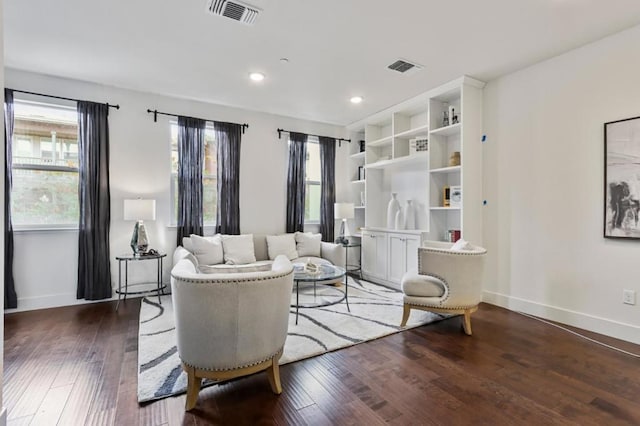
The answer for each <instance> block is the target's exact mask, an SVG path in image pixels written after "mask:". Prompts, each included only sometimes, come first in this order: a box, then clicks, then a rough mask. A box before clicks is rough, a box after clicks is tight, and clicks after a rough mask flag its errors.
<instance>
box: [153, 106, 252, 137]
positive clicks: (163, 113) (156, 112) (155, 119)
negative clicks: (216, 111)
mask: <svg viewBox="0 0 640 426" xmlns="http://www.w3.org/2000/svg"><path fill="white" fill-rule="evenodd" d="M147 112H148V113H149V114H153V121H154V123H155V122H157V121H158V115H167V116H169V117H185V118H193V119H195V120H204V121H212V122H216V121H218V120H208V119H206V118H198V117H189V116H186V115H179V114H170V113H168V112H160V111H158V110H157V109H148V110H147ZM230 124H238V125H240V126H242V134H243V135H244V130H245V129H246V128H248V127H249V125H248V124H247V123H243V124H240V123H230Z"/></svg>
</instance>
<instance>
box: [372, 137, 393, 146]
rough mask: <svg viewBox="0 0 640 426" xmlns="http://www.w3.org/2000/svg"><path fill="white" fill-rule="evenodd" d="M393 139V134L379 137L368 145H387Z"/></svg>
mask: <svg viewBox="0 0 640 426" xmlns="http://www.w3.org/2000/svg"><path fill="white" fill-rule="evenodd" d="M392 140H393V137H392V136H387V137H384V138H382V139H377V140H375V141H371V142H369V143H368V144H367V146H374V147H375V146H387V145H391V141H392Z"/></svg>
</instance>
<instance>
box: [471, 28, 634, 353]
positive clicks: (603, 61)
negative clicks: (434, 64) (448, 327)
mask: <svg viewBox="0 0 640 426" xmlns="http://www.w3.org/2000/svg"><path fill="white" fill-rule="evenodd" d="M638 45H640V26H639V27H635V28H632V29H630V30H626V31H624V32H621V33H618V34H616V35H613V36H610V37H608V38H605V39H603V40H600V41H597V42H595V43H592V44H590V45H587V46H584V47H582V48H579V49H576V50H573V51H571V52H568V53H566V54H563V55H561V56H558V57H555V58H552V59H550V60H547V61H544V62H541V63H539V64H536V65H534V66H531V67H529V68H526V69H523V70H520V71H518V72H515V73H512V74H509V75H506V76H503V77H501V78H498V79H496V80H494V81H491V82H489V84H487V86H486V88H485V91H484V117H485V133H486V134H487V136H488V141H487V142H486V143H485V147H484V173H485V175H484V196H485V198H486V199H487V200H488V205H487V207H486V208H485V214H484V240H485V244H486V246H487V248H488V250H489V253H490V257H489V265H488V266H489V270H488V279H487V283H486V292H485V300H487V301H490V302H492V303H497V304H500V305H503V306H508V307H511V308H512V309H516V310H522V311H525V312H529V313H533V314H536V315H540V316H543V317H546V318H551V319H554V320H558V321H561V322H564V323H568V324H572V325H575V326H578V327H582V328H586V329H591V330H593V331H597V332H600V333H604V334H608V335H611V336H615V337H619V338H622V339H626V340H629V341H633V342H635V343H640V306H637V305H636V306H629V305H624V304H622V289H623V288H627V289H632V290H635V291H637V292H640V275H639V273H640V241H612V240H606V239H604V238H603V236H602V234H603V210H604V208H603V202H604V201H603V198H604V195H603V181H604V171H603V168H604V166H603V164H604V154H603V150H604V145H603V144H604V142H603V123H605V122H608V121H612V120H617V119H622V118H628V117H635V116H639V115H640V83H639V81H640V80H639V76H640V49H638Z"/></svg>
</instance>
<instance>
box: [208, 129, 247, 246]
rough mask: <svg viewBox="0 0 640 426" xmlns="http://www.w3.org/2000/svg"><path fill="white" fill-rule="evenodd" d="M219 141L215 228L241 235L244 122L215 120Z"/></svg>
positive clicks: (220, 231)
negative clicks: (241, 175) (241, 173)
mask: <svg viewBox="0 0 640 426" xmlns="http://www.w3.org/2000/svg"><path fill="white" fill-rule="evenodd" d="M214 129H215V132H216V143H217V144H218V200H217V203H218V206H217V210H216V230H217V232H219V233H221V234H232V235H238V234H240V139H241V138H242V125H241V124H234V123H218V122H215V123H214Z"/></svg>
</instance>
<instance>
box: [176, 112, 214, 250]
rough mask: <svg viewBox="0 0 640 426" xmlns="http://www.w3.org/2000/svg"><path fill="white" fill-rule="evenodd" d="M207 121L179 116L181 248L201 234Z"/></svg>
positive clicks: (179, 231)
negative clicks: (188, 238)
mask: <svg viewBox="0 0 640 426" xmlns="http://www.w3.org/2000/svg"><path fill="white" fill-rule="evenodd" d="M206 126H207V122H206V121H205V120H201V119H199V118H190V117H178V245H180V246H181V245H182V238H183V237H188V236H189V235H191V234H197V235H202V227H203V222H204V219H203V217H202V168H203V163H204V132H205V128H206Z"/></svg>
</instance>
